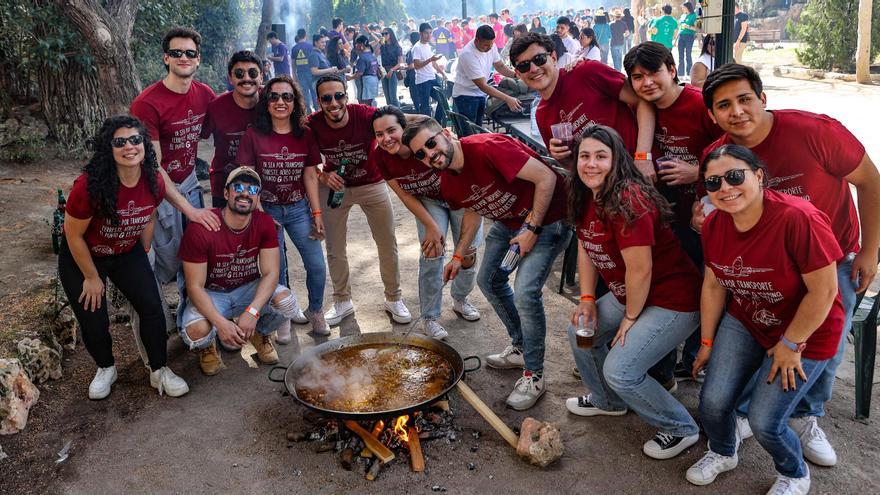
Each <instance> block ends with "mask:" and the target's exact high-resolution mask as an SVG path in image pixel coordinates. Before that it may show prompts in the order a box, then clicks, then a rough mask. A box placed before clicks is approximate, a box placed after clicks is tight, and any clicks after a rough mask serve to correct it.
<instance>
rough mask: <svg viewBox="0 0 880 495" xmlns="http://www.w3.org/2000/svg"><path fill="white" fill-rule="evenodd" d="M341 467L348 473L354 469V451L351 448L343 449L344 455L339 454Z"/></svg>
mask: <svg viewBox="0 0 880 495" xmlns="http://www.w3.org/2000/svg"><path fill="white" fill-rule="evenodd" d="M339 465H340V466H342V469H345V470H346V471H351V470H352V469H354V449H352V448H351V447H346V448H344V449H342V453H340V454H339Z"/></svg>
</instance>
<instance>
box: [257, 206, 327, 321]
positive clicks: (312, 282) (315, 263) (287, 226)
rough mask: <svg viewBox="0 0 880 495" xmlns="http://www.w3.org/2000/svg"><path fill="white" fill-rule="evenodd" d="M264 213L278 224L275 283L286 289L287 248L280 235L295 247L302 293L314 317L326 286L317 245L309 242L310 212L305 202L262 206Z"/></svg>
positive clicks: (321, 301)
mask: <svg viewBox="0 0 880 495" xmlns="http://www.w3.org/2000/svg"><path fill="white" fill-rule="evenodd" d="M264 208H265V210H266V213H268V214H269V215H272V218H274V219H275V221H276V222H278V223H279V224H281V227H282V228H280V229H278V246H279V247H280V248H281V274H280V276H279V282H278V283H280V284H281V285H285V286H286V285H288V284H289V282H288V279H287V246H286V245H285V242H284V231H287V235H289V236H290V240H291V241H293V245H294V246H296V249H297V251H299V255H300V257H301V258H302V260H303V265H304V266H305V269H306V289H308V291H309V308H308V309H309V311H311V312H313V313H315V312H318V311H321V310H322V309H323V307H324V285H325V284H326V283H327V265H326V264H325V263H324V250H323V249H322V248H321V241H317V240H315V239H310V238H309V233H310V232H311V231H312V209H311V208H310V207H309V202H308V200H306V199H303V200H300V201H297V202H296V203H293V204H290V205H273V204H269V203H265V204H264Z"/></svg>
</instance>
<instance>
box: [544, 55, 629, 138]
mask: <svg viewBox="0 0 880 495" xmlns="http://www.w3.org/2000/svg"><path fill="white" fill-rule="evenodd" d="M625 83H626V76H624V75H623V73H622V72H620V71H618V70H614V69H613V68H612V67H609V66H607V65H605V64H603V63H602V62H597V61H595V60H585V61H583V62H580V63H578V65H576V66H574V67H573V68H572V69H571V70H565V69H560V71H559V79H558V80H557V81H556V88H555V89H554V90H553V95H552V96H550V98H548V99H546V100H544V99H542V100H541V104H540V105H538V110H537V111H536V113H535V120H536V121H537V123H538V129H539V130H540V131H541V136H542V137H543V138H544V144H545V145H546V146H547V147H548V148H549V146H550V138H552V137H553V132H551V130H550V126H551V125H553V124H558V123H560V122H571V124H572V127H574V135H575V136H577V135H580V133H581V132H582V131H583V130H584V128H586V127H587V126H589V125H591V124H602V125H607V126H608V127H613V128H614V130H616V131H617V132H618V133H619V134H620V137H622V138H623V143H624V144H625V145H626V149H628V150H629V151H630V152H634V151H635V149H636V140H637V138H638V135H639V129H638V125H637V124H636V117H635V114H633V111H632V110H631V109H630V108H629V106H627V104H626V103H624V102H622V101H620V92H621V91H622V90H623V86H624V84H625Z"/></svg>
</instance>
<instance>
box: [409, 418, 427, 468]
mask: <svg viewBox="0 0 880 495" xmlns="http://www.w3.org/2000/svg"><path fill="white" fill-rule="evenodd" d="M406 435H407V438H408V440H407V444H408V445H409V459H410V466H411V467H412V470H413V472H414V473H421V472H423V471H424V470H425V456H424V455H422V444H421V442H419V432H418V431H416V429H415V428H414V427H412V426H410V427H409V430H407V433H406Z"/></svg>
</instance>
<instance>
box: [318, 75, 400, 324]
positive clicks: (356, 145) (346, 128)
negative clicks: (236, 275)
mask: <svg viewBox="0 0 880 495" xmlns="http://www.w3.org/2000/svg"><path fill="white" fill-rule="evenodd" d="M315 89H316V91H317V92H318V101H319V104H320V105H321V111H320V112H315V113H313V114H312V115H310V116H309V118H308V125H309V127H310V128H311V129H312V131H313V132H312V133H311V134H310V136H312V137H313V138H314V139H315V140H316V141H317V144H318V149H319V151H320V152H321V154H322V155H324V159H325V162H324V170H323V172H324V173H323V174H322V175H321V183H322V185H323V186H325V187H322V188H321V203H322V204H326V202H327V197H328V196H329V195H330V192H331V190H333V191H342V190H343V189H344V190H345V195H344V196H343V200H342V204H341V205H340V206H339V207H338V208H326V209H324V210H323V211H324V213H323V216H324V229H325V232H326V242H327V244H326V249H327V266H328V268H329V269H330V280H331V281H332V282H333V299H334V301H335V302H334V304H333V308H331V309H330V310H329V311H327V312H326V313H325V315H324V317H325V320H326V321H327V324H328V325H331V326H333V325H338V324H339V323H340V322H341V321H342V319H343V318H345V317H347V316H349V315H353V314H354V304H353V303H352V301H351V282H350V279H349V266H348V255H347V252H346V251H347V247H346V246H347V235H348V214H349V211H350V210H351V208H352V206H354V205H359V206H360V207H361V210H363V212H364V215H366V216H367V222H368V223H369V225H370V231H371V233H372V235H373V240H375V241H376V247H377V249H378V258H379V273H380V275H381V277H382V283H383V285H384V286H385V311H386V312H388V313H390V314H391V317H392V319H394V321H396V322H397V323H409V322H410V321H411V320H412V315H411V314H410V312H409V309H407V307H406V305H405V304H404V303H403V300H402V299H401V290H400V268H399V266H398V257H397V237H396V235H395V233H394V210H393V208H392V205H391V196H390V195H389V194H388V187H387V186H386V185H385V181H384V180H382V173H381V172H380V171H379V167H377V166H376V164H375V163H374V162H373V161H372V160H370V159H369V154H370V152H371V151H372V150H373V148H375V147H376V137H375V135H374V134H373V115H374V114H375V113H376V109H375V108H373V107H368V106H366V105H358V104H349V103H348V93H346V88H345V83H344V82H343V81H342V79H340V78H338V77H336V76H324V77H321V78H320V79H318V81H317V83H316V84H315ZM343 158H345V159H347V160H348V165H347V167H346V170H345V174H344V176H343V177H340V176H339V174H337V173H336V170H338V169H339V164H340V161H341V160H342V159H343Z"/></svg>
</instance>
